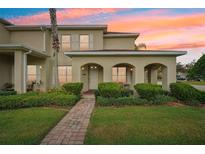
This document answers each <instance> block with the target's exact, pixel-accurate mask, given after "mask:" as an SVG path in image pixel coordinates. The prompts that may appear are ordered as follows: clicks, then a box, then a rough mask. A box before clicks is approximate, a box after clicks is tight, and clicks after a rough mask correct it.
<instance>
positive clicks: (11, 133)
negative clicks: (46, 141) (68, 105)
mask: <svg viewBox="0 0 205 154" xmlns="http://www.w3.org/2000/svg"><path fill="white" fill-rule="evenodd" d="M67 111H68V110H65V109H62V108H61V109H60V108H46V107H41V108H40V107H39V108H29V109H18V110H7V111H0V144H40V142H41V140H42V139H43V138H44V136H45V135H46V134H47V133H48V131H49V130H50V129H51V128H53V127H54V126H55V125H56V123H57V122H58V121H59V120H60V119H61V118H62V117H63V116H64V115H65V113H66V112H67Z"/></svg>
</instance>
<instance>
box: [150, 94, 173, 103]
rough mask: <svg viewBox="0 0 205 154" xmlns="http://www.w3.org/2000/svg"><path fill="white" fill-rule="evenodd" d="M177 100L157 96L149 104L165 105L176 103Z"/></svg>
mask: <svg viewBox="0 0 205 154" xmlns="http://www.w3.org/2000/svg"><path fill="white" fill-rule="evenodd" d="M176 101H177V99H176V98H175V97H171V96H166V95H157V96H156V97H155V99H153V100H151V101H150V104H156V105H159V104H165V103H168V102H176Z"/></svg>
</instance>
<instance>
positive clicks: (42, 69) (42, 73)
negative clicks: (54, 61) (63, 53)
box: [37, 60, 49, 91]
mask: <svg viewBox="0 0 205 154" xmlns="http://www.w3.org/2000/svg"><path fill="white" fill-rule="evenodd" d="M37 67H38V66H37ZM48 69H49V68H48V63H47V61H46V60H45V61H44V62H43V63H42V64H41V66H39V71H40V81H41V82H42V85H41V91H46V90H47V89H48V87H47V83H48V75H47V74H48ZM37 70H38V69H37Z"/></svg>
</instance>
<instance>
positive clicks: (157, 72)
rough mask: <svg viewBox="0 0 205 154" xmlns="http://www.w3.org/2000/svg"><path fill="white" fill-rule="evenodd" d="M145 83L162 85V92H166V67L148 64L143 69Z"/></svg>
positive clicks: (158, 64)
mask: <svg viewBox="0 0 205 154" xmlns="http://www.w3.org/2000/svg"><path fill="white" fill-rule="evenodd" d="M144 73H145V75H144V77H145V81H144V82H145V83H152V84H158V85H162V88H163V89H164V90H168V86H169V85H168V82H167V77H168V76H167V66H165V65H163V64H160V63H152V64H148V65H146V66H145V67H144Z"/></svg>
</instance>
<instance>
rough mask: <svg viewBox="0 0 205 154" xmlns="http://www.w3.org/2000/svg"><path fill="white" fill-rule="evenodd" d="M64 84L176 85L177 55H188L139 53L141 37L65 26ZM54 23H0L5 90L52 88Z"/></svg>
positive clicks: (61, 79) (61, 35)
mask: <svg viewBox="0 0 205 154" xmlns="http://www.w3.org/2000/svg"><path fill="white" fill-rule="evenodd" d="M58 31H59V38H60V52H59V53H58V77H59V83H60V84H63V83H66V82H83V83H84V87H83V91H87V90H90V89H96V88H97V85H98V83H100V82H111V81H114V82H121V83H124V84H127V85H129V86H130V87H131V88H132V87H133V85H134V84H136V83H147V82H149V83H157V72H158V69H159V68H160V69H161V73H162V87H163V88H164V89H168V87H169V84H170V83H171V82H176V57H177V56H181V55H184V54H186V52H184V51H159V50H155V51H154V50H135V40H136V39H137V38H138V36H139V34H138V33H123V32H108V31H107V26H106V25H59V26H58ZM52 54H53V49H52V37H51V27H50V25H26V26H23V25H13V24H12V23H10V22H8V21H6V20H4V19H0V73H1V75H0V89H1V88H2V87H3V86H4V84H5V83H13V84H14V89H15V90H16V91H17V92H18V93H23V92H26V90H27V84H28V81H29V80H40V81H42V83H41V90H43V91H46V90H47V89H49V88H52V86H53V85H55V84H56V83H55V82H54V79H53V78H54V75H55V74H54V73H55V71H54V70H53V68H54V67H53V66H54V59H53V56H52Z"/></svg>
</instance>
